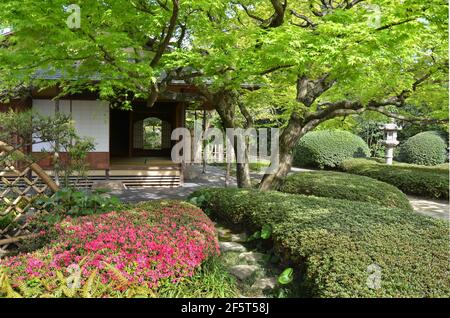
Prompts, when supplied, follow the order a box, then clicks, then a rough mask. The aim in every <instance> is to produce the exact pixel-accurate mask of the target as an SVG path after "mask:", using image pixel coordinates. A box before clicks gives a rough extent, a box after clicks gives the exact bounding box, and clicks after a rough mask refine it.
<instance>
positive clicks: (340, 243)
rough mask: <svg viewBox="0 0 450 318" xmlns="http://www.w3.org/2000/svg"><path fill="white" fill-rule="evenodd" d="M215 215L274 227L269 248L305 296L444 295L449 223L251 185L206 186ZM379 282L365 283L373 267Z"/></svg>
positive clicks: (205, 203) (250, 226)
mask: <svg viewBox="0 0 450 318" xmlns="http://www.w3.org/2000/svg"><path fill="white" fill-rule="evenodd" d="M191 197H195V198H196V200H195V201H197V202H198V203H200V205H201V206H202V208H203V209H205V210H207V211H208V213H210V214H211V215H212V216H214V217H216V218H219V219H221V220H222V221H226V222H228V223H231V224H236V225H240V226H244V227H245V228H246V229H247V230H249V231H256V230H260V229H261V228H262V227H263V226H264V225H266V226H267V225H270V226H271V227H272V236H271V239H272V241H273V244H274V250H275V251H276V253H277V254H278V255H279V256H280V257H281V259H282V261H283V262H285V263H287V264H288V265H292V266H294V267H295V268H296V269H297V271H299V272H300V273H299V274H298V275H299V277H300V286H299V287H300V290H301V291H302V296H307V297H449V296H450V290H449V277H448V271H449V265H448V257H449V252H448V222H445V221H442V220H438V219H433V218H429V217H425V216H421V215H419V214H415V213H412V212H410V211H406V210H401V209H393V208H385V207H381V206H378V205H373V204H369V203H362V202H351V201H348V200H337V199H330V198H318V197H308V196H303V195H293V194H285V193H281V192H259V191H258V190H253V189H236V188H226V189H219V188H216V189H206V190H200V191H196V192H195V193H194V194H193V195H192V196H191ZM374 266H379V268H380V269H381V288H375V289H374V288H370V287H369V286H368V281H369V282H370V281H371V276H370V275H371V274H373V272H371V271H370V270H371V268H373V267H374Z"/></svg>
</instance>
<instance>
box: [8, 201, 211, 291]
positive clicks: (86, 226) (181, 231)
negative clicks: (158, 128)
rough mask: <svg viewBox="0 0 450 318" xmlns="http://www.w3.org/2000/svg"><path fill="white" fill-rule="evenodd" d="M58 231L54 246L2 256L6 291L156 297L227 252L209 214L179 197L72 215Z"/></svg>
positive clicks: (59, 226) (53, 241) (52, 240)
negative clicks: (125, 208)
mask: <svg viewBox="0 0 450 318" xmlns="http://www.w3.org/2000/svg"><path fill="white" fill-rule="evenodd" d="M51 233H52V239H51V241H50V244H49V245H47V246H46V247H44V248H42V249H39V250H37V251H35V252H32V253H28V254H22V255H18V256H14V257H9V258H6V259H4V260H0V269H2V270H3V272H4V275H3V278H0V286H2V289H0V293H1V292H3V293H4V294H9V296H14V295H17V294H16V292H19V293H20V295H24V294H25V296H44V297H45V296H64V295H65V296H88V297H94V296H95V297H99V296H103V297H105V296H113V297H114V296H136V295H141V296H155V295H156V293H157V290H158V288H159V287H160V286H161V285H164V284H167V283H176V282H178V281H180V280H182V279H183V278H185V277H189V276H192V275H193V274H194V272H195V270H196V268H198V267H199V266H200V265H201V264H202V262H203V261H204V260H206V259H207V258H209V257H210V256H214V255H217V254H218V253H219V250H218V244H217V240H216V237H215V232H214V226H213V223H212V222H211V221H210V220H209V218H208V217H207V216H206V215H205V214H204V213H203V212H202V211H201V210H200V209H198V208H196V207H194V206H192V205H190V204H187V203H182V202H175V201H164V202H160V203H159V204H158V205H155V204H154V203H153V204H150V205H149V206H148V208H146V206H145V205H141V206H138V207H137V208H136V209H134V210H130V211H127V212H121V213H119V212H111V213H107V214H100V215H92V216H84V217H80V218H77V219H72V218H70V217H68V218H66V219H64V220H63V221H62V222H61V223H58V224H56V225H55V226H54V228H53V229H52V231H51ZM55 234H56V235H55ZM41 235H45V234H44V233H41ZM81 287H83V288H81ZM81 291H82V293H83V294H80V293H81Z"/></svg>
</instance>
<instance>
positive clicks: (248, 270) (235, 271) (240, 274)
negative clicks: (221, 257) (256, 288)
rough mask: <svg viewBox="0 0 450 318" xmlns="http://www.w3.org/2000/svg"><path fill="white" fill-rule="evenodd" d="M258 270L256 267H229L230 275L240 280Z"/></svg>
mask: <svg viewBox="0 0 450 318" xmlns="http://www.w3.org/2000/svg"><path fill="white" fill-rule="evenodd" d="M258 269H259V267H258V266H256V265H235V266H232V267H230V270H229V271H230V274H231V275H234V276H236V277H237V278H238V279H240V280H245V279H247V278H249V277H251V276H252V275H253V274H254V273H255V272H256V271H257V270H258Z"/></svg>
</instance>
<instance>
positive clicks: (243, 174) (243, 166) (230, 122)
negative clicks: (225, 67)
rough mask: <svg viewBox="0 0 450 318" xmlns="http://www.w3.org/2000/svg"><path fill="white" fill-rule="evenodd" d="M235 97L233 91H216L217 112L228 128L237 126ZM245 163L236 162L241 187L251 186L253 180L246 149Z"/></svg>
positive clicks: (236, 149)
mask: <svg viewBox="0 0 450 318" xmlns="http://www.w3.org/2000/svg"><path fill="white" fill-rule="evenodd" d="M233 103H234V101H233V97H232V92H228V91H226V92H221V93H216V96H215V100H214V105H215V108H216V110H217V113H218V114H219V116H220V119H221V121H222V125H223V127H224V128H225V129H226V128H232V129H234V128H236V126H235V123H234V115H235V111H234V108H235V107H233ZM230 142H231V143H232V144H233V145H234V156H235V158H236V159H237V158H238V147H237V146H236V141H235V140H230ZM245 161H246V162H245V163H236V180H237V186H238V187H239V188H250V187H251V180H250V166H249V164H248V153H247V149H246V155H245Z"/></svg>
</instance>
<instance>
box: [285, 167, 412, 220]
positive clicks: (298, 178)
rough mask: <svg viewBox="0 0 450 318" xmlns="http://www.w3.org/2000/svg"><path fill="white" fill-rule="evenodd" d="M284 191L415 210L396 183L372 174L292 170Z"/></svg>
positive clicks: (286, 180)
mask: <svg viewBox="0 0 450 318" xmlns="http://www.w3.org/2000/svg"><path fill="white" fill-rule="evenodd" d="M280 191H281V192H286V193H293V194H305V195H315V196H318V197H329V198H335V199H345V200H351V201H362V202H369V203H374V204H378V205H382V206H386V207H389V208H400V209H406V210H411V211H412V207H411V204H410V203H409V200H408V198H407V197H406V195H405V194H404V193H403V192H401V191H400V190H399V189H397V188H396V187H394V186H392V185H390V184H388V183H385V182H381V181H378V180H375V179H372V178H369V177H364V176H357V175H353V174H349V173H343V172H332V171H315V172H300V173H295V174H291V175H289V176H288V177H287V178H286V179H285V181H284V184H283V186H282V187H281V189H280Z"/></svg>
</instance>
